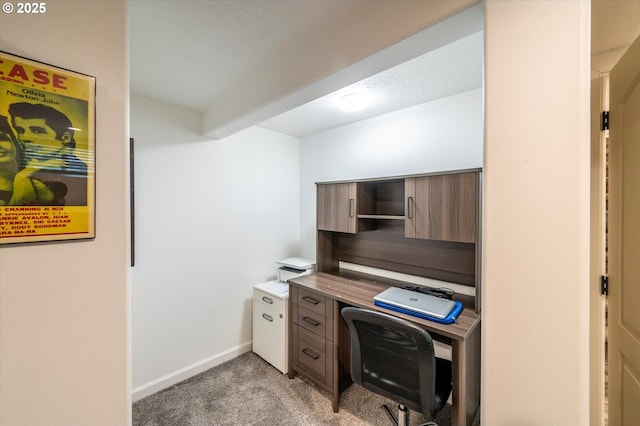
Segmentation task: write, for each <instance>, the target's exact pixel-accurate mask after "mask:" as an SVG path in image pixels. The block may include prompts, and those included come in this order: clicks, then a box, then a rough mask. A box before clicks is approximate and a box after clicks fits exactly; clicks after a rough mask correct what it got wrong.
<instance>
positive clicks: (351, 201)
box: [349, 198, 355, 217]
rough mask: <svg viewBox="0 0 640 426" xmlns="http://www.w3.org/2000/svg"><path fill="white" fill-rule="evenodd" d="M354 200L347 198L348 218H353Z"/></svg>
mask: <svg viewBox="0 0 640 426" xmlns="http://www.w3.org/2000/svg"><path fill="white" fill-rule="evenodd" d="M354 202H355V200H354V199H353V198H349V217H353V210H354V208H353V205H354Z"/></svg>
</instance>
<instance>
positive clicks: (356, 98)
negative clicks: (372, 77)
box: [338, 93, 371, 112]
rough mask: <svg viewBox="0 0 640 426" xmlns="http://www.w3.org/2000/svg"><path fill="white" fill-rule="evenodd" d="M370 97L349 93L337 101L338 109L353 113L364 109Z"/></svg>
mask: <svg viewBox="0 0 640 426" xmlns="http://www.w3.org/2000/svg"><path fill="white" fill-rule="evenodd" d="M370 101H371V100H370V97H369V96H365V95H363V94H361V93H349V94H346V95H344V96H342V97H341V98H340V99H338V105H339V106H340V109H342V110H343V111H347V112H355V111H360V110H362V109H364V108H365V107H366V106H367V105H369V103H370Z"/></svg>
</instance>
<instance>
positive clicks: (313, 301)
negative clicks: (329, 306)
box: [302, 296, 320, 305]
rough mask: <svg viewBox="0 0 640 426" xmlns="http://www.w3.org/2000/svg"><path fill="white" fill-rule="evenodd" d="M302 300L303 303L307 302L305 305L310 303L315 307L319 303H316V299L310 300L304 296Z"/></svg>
mask: <svg viewBox="0 0 640 426" xmlns="http://www.w3.org/2000/svg"><path fill="white" fill-rule="evenodd" d="M302 300H304V301H305V302H307V303H311V304H312V305H317V304H318V303H320V302H318V301H317V300H316V299H313V298H311V297H309V296H304V297H303V298H302Z"/></svg>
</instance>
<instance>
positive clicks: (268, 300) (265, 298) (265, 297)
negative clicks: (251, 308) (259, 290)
mask: <svg viewBox="0 0 640 426" xmlns="http://www.w3.org/2000/svg"><path fill="white" fill-rule="evenodd" d="M262 300H263V301H264V302H267V303H268V304H270V305H273V299H272V298H270V297H267V296H262Z"/></svg>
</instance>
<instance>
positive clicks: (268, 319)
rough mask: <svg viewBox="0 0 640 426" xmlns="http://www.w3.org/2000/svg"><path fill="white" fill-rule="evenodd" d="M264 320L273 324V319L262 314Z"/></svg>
mask: <svg viewBox="0 0 640 426" xmlns="http://www.w3.org/2000/svg"><path fill="white" fill-rule="evenodd" d="M262 318H264V319H266V320H267V321H269V322H273V317H272V316H271V315H268V314H262Z"/></svg>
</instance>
